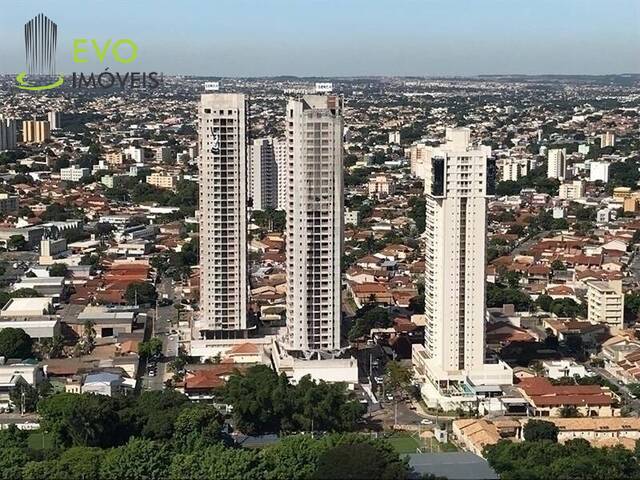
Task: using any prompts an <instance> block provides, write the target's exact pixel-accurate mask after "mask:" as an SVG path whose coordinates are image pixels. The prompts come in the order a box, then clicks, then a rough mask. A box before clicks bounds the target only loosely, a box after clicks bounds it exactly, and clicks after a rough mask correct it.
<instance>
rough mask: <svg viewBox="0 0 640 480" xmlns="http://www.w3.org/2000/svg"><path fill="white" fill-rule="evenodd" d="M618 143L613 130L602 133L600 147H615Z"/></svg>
mask: <svg viewBox="0 0 640 480" xmlns="http://www.w3.org/2000/svg"><path fill="white" fill-rule="evenodd" d="M615 144H616V135H615V133H613V132H605V133H602V134H600V148H605V147H614V146H615Z"/></svg>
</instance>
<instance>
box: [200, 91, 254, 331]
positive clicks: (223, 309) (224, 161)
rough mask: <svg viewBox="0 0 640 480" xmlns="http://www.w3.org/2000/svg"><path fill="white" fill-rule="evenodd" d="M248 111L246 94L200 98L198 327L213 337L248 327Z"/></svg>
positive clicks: (209, 95) (244, 329)
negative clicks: (199, 317)
mask: <svg viewBox="0 0 640 480" xmlns="http://www.w3.org/2000/svg"><path fill="white" fill-rule="evenodd" d="M247 110H248V109H247V99H246V97H245V96H244V95H243V94H231V93H208V94H203V95H202V96H201V98H200V105H199V110H198V121H199V142H200V148H199V150H200V156H199V169H200V175H199V177H200V206H199V215H200V217H199V218H200V312H201V319H200V321H199V322H198V326H199V329H200V331H201V332H202V334H203V335H204V336H207V337H211V338H232V337H242V336H244V335H246V330H247V286H248V284H247V146H246V132H247V120H246V114H247Z"/></svg>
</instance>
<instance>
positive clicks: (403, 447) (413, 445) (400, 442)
mask: <svg viewBox="0 0 640 480" xmlns="http://www.w3.org/2000/svg"><path fill="white" fill-rule="evenodd" d="M386 440H387V441H388V442H389V443H390V444H391V446H392V447H393V448H395V449H396V451H397V452H398V453H401V454H402V453H416V449H417V448H419V447H420V443H419V442H418V439H417V438H415V437H412V436H411V435H409V434H408V433H394V434H393V435H392V436H390V437H387V438H386Z"/></svg>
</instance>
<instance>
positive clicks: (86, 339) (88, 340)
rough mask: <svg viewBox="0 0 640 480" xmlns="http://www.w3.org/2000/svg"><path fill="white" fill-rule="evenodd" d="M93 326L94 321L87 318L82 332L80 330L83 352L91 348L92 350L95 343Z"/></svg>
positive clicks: (87, 351)
mask: <svg viewBox="0 0 640 480" xmlns="http://www.w3.org/2000/svg"><path fill="white" fill-rule="evenodd" d="M94 327H95V322H93V321H91V320H87V321H85V322H84V325H83V332H82V343H83V347H84V352H85V353H89V352H91V350H93V347H94V346H95V344H96V329H95V328H94Z"/></svg>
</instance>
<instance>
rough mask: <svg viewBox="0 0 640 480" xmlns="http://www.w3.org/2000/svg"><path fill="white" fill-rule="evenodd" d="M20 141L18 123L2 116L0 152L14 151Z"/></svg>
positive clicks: (0, 116) (0, 118) (0, 119)
mask: <svg viewBox="0 0 640 480" xmlns="http://www.w3.org/2000/svg"><path fill="white" fill-rule="evenodd" d="M17 140H18V122H17V121H16V120H15V119H14V118H5V117H3V116H2V115H0V150H13V149H14V148H16V142H17Z"/></svg>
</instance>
